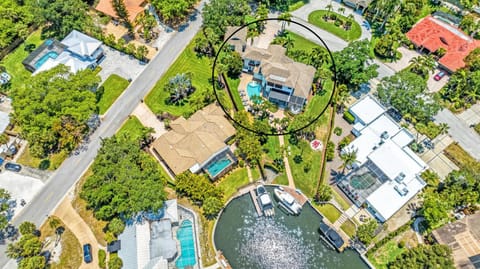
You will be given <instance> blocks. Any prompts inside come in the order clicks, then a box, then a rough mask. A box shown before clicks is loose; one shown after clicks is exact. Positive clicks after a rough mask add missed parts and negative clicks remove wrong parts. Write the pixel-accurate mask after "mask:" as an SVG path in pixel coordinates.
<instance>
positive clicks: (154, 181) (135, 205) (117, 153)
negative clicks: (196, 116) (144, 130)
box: [80, 135, 166, 234]
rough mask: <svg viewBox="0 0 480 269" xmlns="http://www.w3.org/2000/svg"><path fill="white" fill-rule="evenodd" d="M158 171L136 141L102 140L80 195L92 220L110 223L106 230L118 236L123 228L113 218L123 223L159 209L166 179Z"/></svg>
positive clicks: (120, 139) (113, 138)
mask: <svg viewBox="0 0 480 269" xmlns="http://www.w3.org/2000/svg"><path fill="white" fill-rule="evenodd" d="M160 169H161V168H160V167H159V165H158V163H157V162H156V161H155V160H154V159H153V158H152V157H151V156H150V155H148V154H147V153H146V152H144V151H142V150H141V148H140V147H139V145H138V141H135V140H134V139H131V138H130V137H128V136H126V135H123V136H118V135H117V136H113V137H111V138H108V139H104V140H103V141H102V147H101V148H100V150H99V152H98V155H97V158H96V159H95V161H94V162H93V165H92V171H93V175H91V176H90V177H88V178H87V180H86V181H85V184H84V185H83V189H82V191H81V193H80V196H81V197H82V198H83V199H85V200H86V201H87V206H88V207H89V208H91V209H93V211H94V214H95V217H96V218H98V219H100V220H107V221H111V222H110V224H109V226H108V228H109V230H110V231H112V232H113V233H114V234H118V233H119V232H121V230H123V228H122V226H121V225H122V224H121V222H120V221H118V220H115V219H116V218H119V219H122V220H126V219H129V218H131V217H133V216H135V215H136V214H137V213H141V212H155V211H157V210H159V209H160V208H162V206H163V201H164V200H165V198H166V195H165V192H164V186H165V183H166V179H165V178H163V176H162V174H161V171H160ZM119 226H120V227H119Z"/></svg>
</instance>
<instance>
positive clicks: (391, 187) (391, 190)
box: [367, 177, 425, 221]
mask: <svg viewBox="0 0 480 269" xmlns="http://www.w3.org/2000/svg"><path fill="white" fill-rule="evenodd" d="M404 183H405V186H402V185H403V184H398V183H397V182H395V181H388V182H386V183H384V184H383V185H382V186H380V187H379V188H378V189H377V190H375V191H374V192H373V193H372V194H370V196H368V198H367V202H368V204H369V205H370V206H371V207H372V208H373V209H374V210H375V211H376V212H377V217H378V218H379V219H380V220H381V221H386V220H387V219H389V218H390V217H391V216H393V214H395V213H396V212H397V211H398V210H399V209H400V208H402V207H403V206H404V205H405V204H406V203H407V202H408V201H409V200H410V199H412V197H413V196H415V194H417V193H418V192H419V191H420V190H421V189H422V188H423V187H424V186H425V183H424V182H423V181H421V180H419V179H418V178H417V177H413V178H410V179H409V180H407V179H405V180H404ZM397 185H400V186H399V187H402V188H403V187H405V188H407V189H408V193H407V194H406V195H404V196H402V195H400V193H398V192H397V191H396V190H395V186H397Z"/></svg>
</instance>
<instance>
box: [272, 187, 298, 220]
mask: <svg viewBox="0 0 480 269" xmlns="http://www.w3.org/2000/svg"><path fill="white" fill-rule="evenodd" d="M273 193H274V195H275V198H276V199H277V200H278V202H279V205H281V206H282V207H283V208H285V209H286V210H287V211H288V213H290V214H292V215H299V214H300V212H302V206H301V205H300V203H298V202H297V200H295V198H293V196H292V195H291V194H290V193H288V192H286V191H285V190H284V189H283V188H282V187H277V188H275V189H274V190H273Z"/></svg>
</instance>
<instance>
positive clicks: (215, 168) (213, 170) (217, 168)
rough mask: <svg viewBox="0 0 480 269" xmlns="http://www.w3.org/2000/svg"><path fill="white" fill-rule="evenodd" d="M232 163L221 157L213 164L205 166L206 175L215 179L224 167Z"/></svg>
mask: <svg viewBox="0 0 480 269" xmlns="http://www.w3.org/2000/svg"><path fill="white" fill-rule="evenodd" d="M231 163H232V160H230V159H229V158H228V157H226V156H225V157H223V158H221V159H220V160H216V161H215V162H213V163H211V164H209V165H208V166H207V171H208V173H209V174H210V175H211V176H212V177H215V176H217V175H218V174H220V172H222V171H223V169H225V168H226V167H228V166H229V165H230V164H231Z"/></svg>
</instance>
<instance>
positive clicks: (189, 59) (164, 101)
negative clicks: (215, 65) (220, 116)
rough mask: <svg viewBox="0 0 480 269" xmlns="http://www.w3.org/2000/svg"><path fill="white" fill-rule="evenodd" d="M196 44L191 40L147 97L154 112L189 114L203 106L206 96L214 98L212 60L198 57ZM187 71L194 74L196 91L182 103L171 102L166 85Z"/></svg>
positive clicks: (193, 80)
mask: <svg viewBox="0 0 480 269" xmlns="http://www.w3.org/2000/svg"><path fill="white" fill-rule="evenodd" d="M199 35H202V32H199V33H198V34H197V36H199ZM194 46H195V43H194V42H193V41H192V42H190V44H189V45H188V46H187V47H186V48H185V50H184V51H183V52H182V53H181V54H180V56H179V57H178V58H177V60H176V61H175V62H174V63H173V64H172V65H171V66H170V68H169V69H168V71H167V72H166V73H165V74H164V75H163V76H162V78H161V79H160V80H158V82H157V84H155V86H154V87H153V89H152V91H151V92H150V93H149V94H148V96H147V97H146V98H145V103H146V104H147V105H148V106H149V107H150V109H151V110H152V111H153V112H154V113H156V114H159V113H162V112H168V113H170V114H172V115H175V116H189V115H191V114H193V113H194V112H195V111H196V110H198V109H199V108H201V107H203V103H204V98H214V96H213V93H212V92H211V89H212V84H211V83H210V78H211V75H212V73H211V72H212V68H211V60H210V59H209V58H208V57H198V55H197V53H196V52H195V51H194ZM187 73H190V74H192V77H191V85H192V86H193V88H194V89H195V90H194V92H193V93H191V95H189V96H188V98H186V100H185V102H183V103H181V104H172V103H169V101H168V99H169V97H170V96H171V95H170V92H169V91H167V90H165V85H166V84H168V82H169V80H170V79H171V78H173V77H175V76H176V75H177V74H187ZM212 101H213V99H212Z"/></svg>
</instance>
